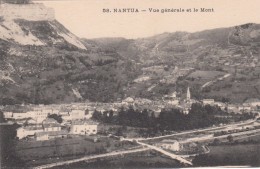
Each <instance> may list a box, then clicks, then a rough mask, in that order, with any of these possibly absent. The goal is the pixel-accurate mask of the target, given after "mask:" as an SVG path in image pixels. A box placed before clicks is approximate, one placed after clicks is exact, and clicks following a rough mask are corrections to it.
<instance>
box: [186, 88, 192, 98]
mask: <svg viewBox="0 0 260 169" xmlns="http://www.w3.org/2000/svg"><path fill="white" fill-rule="evenodd" d="M186 99H187V101H190V99H191V94H190V87H188V89H187V96H186Z"/></svg>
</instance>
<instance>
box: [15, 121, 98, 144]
mask: <svg viewBox="0 0 260 169" xmlns="http://www.w3.org/2000/svg"><path fill="white" fill-rule="evenodd" d="M97 127H98V123H97V122H94V121H91V120H86V119H82V120H75V121H72V122H71V124H70V125H69V126H64V125H61V124H60V123H58V122H57V121H56V120H55V119H53V118H46V119H45V120H43V121H42V123H30V124H26V125H23V126H22V127H20V128H18V129H17V135H16V136H17V138H18V139H23V138H34V139H35V140H36V141H43V140H49V139H53V138H65V137H67V136H68V135H93V134H97V131H98V128H97Z"/></svg>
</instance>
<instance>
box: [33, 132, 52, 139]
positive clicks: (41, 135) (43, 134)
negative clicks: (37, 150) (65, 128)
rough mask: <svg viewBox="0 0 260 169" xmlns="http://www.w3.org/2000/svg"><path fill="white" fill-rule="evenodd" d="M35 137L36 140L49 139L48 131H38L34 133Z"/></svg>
mask: <svg viewBox="0 0 260 169" xmlns="http://www.w3.org/2000/svg"><path fill="white" fill-rule="evenodd" d="M35 139H36V141H44V140H49V135H48V132H38V133H35Z"/></svg>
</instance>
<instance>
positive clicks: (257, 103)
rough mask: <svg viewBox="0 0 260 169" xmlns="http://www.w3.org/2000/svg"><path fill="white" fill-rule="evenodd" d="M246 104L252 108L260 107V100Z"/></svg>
mask: <svg viewBox="0 0 260 169" xmlns="http://www.w3.org/2000/svg"><path fill="white" fill-rule="evenodd" d="M244 104H247V105H250V106H252V107H257V106H260V100H259V99H256V98H255V99H248V100H246V102H245V103H244Z"/></svg>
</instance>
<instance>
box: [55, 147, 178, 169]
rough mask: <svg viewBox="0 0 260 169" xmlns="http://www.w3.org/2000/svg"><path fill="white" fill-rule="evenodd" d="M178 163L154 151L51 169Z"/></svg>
mask: <svg viewBox="0 0 260 169" xmlns="http://www.w3.org/2000/svg"><path fill="white" fill-rule="evenodd" d="M178 167H183V166H182V165H181V164H180V163H179V162H177V161H175V160H172V159H170V158H167V157H164V156H161V155H160V154H158V153H156V152H154V151H146V152H141V153H135V154H129V155H124V156H120V157H119V156H117V157H113V158H109V159H102V160H97V161H93V162H79V163H74V164H71V165H65V166H60V167H53V168H52V169H60V168H62V169H74V168H77V169H93V168H95V169H136V168H178Z"/></svg>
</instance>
